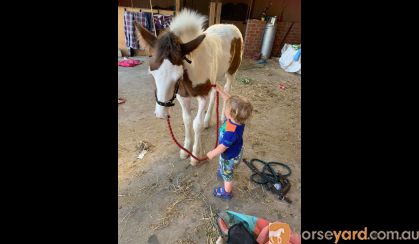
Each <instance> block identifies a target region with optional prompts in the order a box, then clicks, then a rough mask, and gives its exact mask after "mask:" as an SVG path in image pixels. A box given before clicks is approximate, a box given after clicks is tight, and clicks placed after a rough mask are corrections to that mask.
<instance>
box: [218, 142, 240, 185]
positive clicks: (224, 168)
mask: <svg viewBox="0 0 419 244" xmlns="http://www.w3.org/2000/svg"><path fill="white" fill-rule="evenodd" d="M243 151H244V150H243V148H242V150H241V151H240V153H239V155H237V157H234V158H230V159H224V158H223V157H222V156H220V161H219V164H218V170H220V173H221V176H222V177H223V180H224V181H232V179H233V171H234V168H235V167H236V166H237V165H238V164H239V163H240V161H241V160H242V156H243Z"/></svg>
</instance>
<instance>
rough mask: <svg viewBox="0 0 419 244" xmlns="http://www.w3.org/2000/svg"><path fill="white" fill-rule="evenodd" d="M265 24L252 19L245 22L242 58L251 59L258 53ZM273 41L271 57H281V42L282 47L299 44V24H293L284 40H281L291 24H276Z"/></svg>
mask: <svg viewBox="0 0 419 244" xmlns="http://www.w3.org/2000/svg"><path fill="white" fill-rule="evenodd" d="M265 23H266V22H263V21H261V20H257V19H252V20H249V21H248V22H247V25H246V35H245V37H244V53H243V56H244V57H247V58H252V57H255V56H257V55H258V54H259V53H260V49H261V46H262V35H263V28H264V27H265ZM277 26H278V27H277V28H278V29H277V31H276V35H275V40H274V43H273V46H272V52H271V56H274V57H279V56H280V55H281V48H282V46H280V45H281V42H282V45H283V44H285V43H291V44H299V43H301V24H300V23H297V22H295V23H294V24H293V26H292V28H291V29H290V31H289V32H288V35H287V36H286V38H285V40H284V41H282V40H283V38H284V36H285V34H286V32H287V31H288V29H289V28H290V26H291V22H278V23H277Z"/></svg>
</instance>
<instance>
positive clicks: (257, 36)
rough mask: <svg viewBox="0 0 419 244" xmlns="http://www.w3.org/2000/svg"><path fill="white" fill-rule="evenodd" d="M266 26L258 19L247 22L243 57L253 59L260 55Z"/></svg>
mask: <svg viewBox="0 0 419 244" xmlns="http://www.w3.org/2000/svg"><path fill="white" fill-rule="evenodd" d="M264 26H265V22H264V21H261V20H258V19H250V20H248V21H247V24H246V34H245V36H244V52H243V56H245V57H247V58H252V57H253V56H255V55H257V54H259V53H260V47H261V46H262V34H263V27H264Z"/></svg>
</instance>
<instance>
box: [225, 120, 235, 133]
mask: <svg viewBox="0 0 419 244" xmlns="http://www.w3.org/2000/svg"><path fill="white" fill-rule="evenodd" d="M236 129H237V125H236V124H234V123H232V122H231V121H230V120H229V119H228V120H227V122H226V131H228V132H235V131H236Z"/></svg>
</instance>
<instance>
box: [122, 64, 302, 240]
mask: <svg viewBox="0 0 419 244" xmlns="http://www.w3.org/2000/svg"><path fill="white" fill-rule="evenodd" d="M139 59H140V60H143V61H145V60H147V58H145V57H144V58H143V57H141V58H139ZM246 78H248V79H250V80H249V82H248V80H247V79H246ZM236 79H237V81H236V82H235V83H233V84H232V94H241V95H242V96H245V97H247V98H248V99H249V100H250V101H251V102H252V103H253V106H254V109H255V111H254V112H255V113H254V116H253V119H252V121H251V122H250V123H249V124H247V126H246V130H245V133H244V142H245V153H244V157H245V158H248V159H252V158H259V159H262V160H265V161H280V162H284V163H286V164H288V165H289V166H290V167H291V169H292V174H291V176H290V178H289V179H290V181H291V184H292V188H291V190H290V193H289V194H288V197H289V198H290V199H291V200H292V201H293V203H292V204H291V205H290V204H287V203H285V202H281V201H279V200H278V199H276V198H275V197H274V196H273V195H272V194H270V193H269V192H266V191H265V190H264V189H263V188H262V187H260V186H259V185H255V184H253V183H252V182H250V181H249V175H250V169H249V168H248V167H247V166H246V165H245V164H244V163H241V164H240V165H239V166H238V168H237V169H236V174H235V182H234V184H235V185H234V194H235V196H234V198H233V199H232V200H231V201H222V200H220V199H216V198H214V197H213V196H212V189H213V187H215V186H216V185H219V184H220V182H219V181H218V180H217V178H216V175H215V173H216V169H217V164H218V162H217V160H216V159H214V160H212V161H211V162H207V163H205V164H203V165H201V166H196V167H194V166H190V164H189V160H181V159H180V158H179V149H178V148H177V146H176V145H175V144H173V142H172V140H171V138H170V136H169V134H168V131H167V127H166V122H165V121H164V120H159V119H156V118H155V117H154V108H155V101H154V94H153V92H154V91H153V89H154V88H153V85H152V79H151V75H149V74H148V73H147V63H143V64H141V65H139V66H136V67H133V68H124V67H119V68H118V84H119V88H118V96H119V97H124V98H125V99H126V103H125V104H122V105H119V106H118V177H119V179H118V181H119V184H118V188H119V190H118V235H119V243H121V244H126V243H214V242H215V240H216V238H217V232H216V230H215V229H214V228H213V227H212V225H211V215H212V214H214V213H216V212H218V211H221V210H225V209H229V210H232V211H235V212H241V213H244V214H249V215H254V216H258V217H262V218H265V219H267V220H270V221H276V220H279V221H282V222H285V223H288V224H289V225H290V226H291V229H292V230H293V231H296V232H300V223H301V201H300V199H301V188H300V184H301V178H300V175H301V154H300V151H301V133H300V128H301V126H300V122H301V116H300V114H301V96H300V94H301V76H300V75H297V74H290V73H286V72H285V71H283V70H282V69H280V68H279V65H278V61H277V59H271V60H269V61H268V64H267V65H265V66H264V65H258V64H255V62H254V61H253V60H244V61H243V63H242V65H241V66H240V70H239V72H238V74H237V77H236ZM221 84H224V81H222V82H221ZM280 84H283V85H284V86H285V88H284V89H280V88H279V87H278V86H279V85H280ZM193 104H194V108H195V107H196V101H194V102H193ZM194 112H196V109H194V111H193V113H194ZM171 114H172V126H173V130H174V133H175V135H176V136H177V137H178V140H179V141H181V142H183V131H184V127H183V123H182V118H181V108H180V106H179V104H178V102H176V106H175V107H173V111H172V112H171ZM214 117H215V116H213V120H212V124H211V127H210V128H208V129H206V130H205V131H204V135H203V136H204V137H205V138H207V139H205V140H203V145H202V148H204V150H205V152H207V151H208V150H210V149H212V147H213V144H214V141H215V118H214ZM141 142H146V143H147V144H148V145H149V146H150V151H149V152H148V153H147V154H146V155H145V156H144V158H143V159H137V156H138V155H139V149H140V148H139V147H140V145H141Z"/></svg>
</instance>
